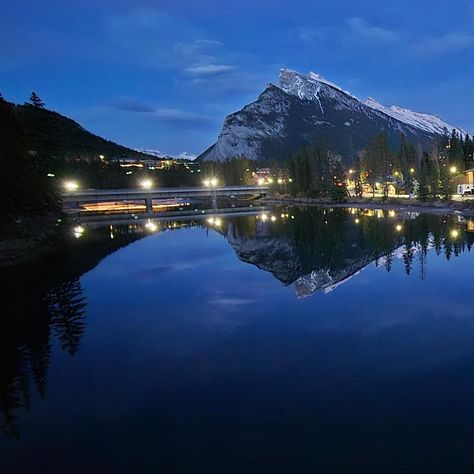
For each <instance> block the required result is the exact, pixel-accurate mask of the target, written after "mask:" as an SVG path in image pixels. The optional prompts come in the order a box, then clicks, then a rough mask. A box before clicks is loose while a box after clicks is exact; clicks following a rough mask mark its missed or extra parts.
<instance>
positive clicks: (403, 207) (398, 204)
mask: <svg viewBox="0 0 474 474" xmlns="http://www.w3.org/2000/svg"><path fill="white" fill-rule="evenodd" d="M264 202H265V203H266V204H269V205H287V206H306V207H333V208H336V207H337V208H351V207H352V208H359V209H386V210H398V211H407V212H419V213H425V214H441V215H446V214H462V215H463V216H466V217H474V201H473V202H469V203H467V202H456V201H447V202H443V201H434V202H421V201H416V200H412V199H410V200H408V199H396V200H394V199H387V200H377V199H373V198H351V199H348V200H347V201H344V202H334V201H332V200H331V199H328V198H305V197H290V196H285V197H281V198H271V197H268V198H265V199H264Z"/></svg>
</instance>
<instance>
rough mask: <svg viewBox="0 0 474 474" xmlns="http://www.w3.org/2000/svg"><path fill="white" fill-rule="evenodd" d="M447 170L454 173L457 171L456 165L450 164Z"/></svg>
mask: <svg viewBox="0 0 474 474" xmlns="http://www.w3.org/2000/svg"><path fill="white" fill-rule="evenodd" d="M449 172H450V173H451V174H456V173H457V172H458V168H457V166H451V168H449Z"/></svg>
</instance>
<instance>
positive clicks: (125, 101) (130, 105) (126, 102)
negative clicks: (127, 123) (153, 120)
mask: <svg viewBox="0 0 474 474" xmlns="http://www.w3.org/2000/svg"><path fill="white" fill-rule="evenodd" d="M109 105H110V107H112V108H114V109H118V110H125V111H129V112H143V113H152V112H154V111H155V109H154V108H153V107H152V106H151V105H149V104H146V103H144V102H142V101H140V100H137V99H134V98H132V97H119V98H117V99H114V100H113V101H111V102H110V104H109Z"/></svg>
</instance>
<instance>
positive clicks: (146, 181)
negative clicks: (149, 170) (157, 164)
mask: <svg viewBox="0 0 474 474" xmlns="http://www.w3.org/2000/svg"><path fill="white" fill-rule="evenodd" d="M140 186H141V187H142V188H143V189H151V188H152V187H153V181H152V180H151V179H144V180H142V181H141V182H140Z"/></svg>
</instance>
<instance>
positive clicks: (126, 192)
mask: <svg viewBox="0 0 474 474" xmlns="http://www.w3.org/2000/svg"><path fill="white" fill-rule="evenodd" d="M267 191H268V186H220V187H216V188H206V187H199V186H194V187H185V188H184V187H183V188H155V189H87V190H84V191H73V192H65V193H63V195H62V197H63V202H64V203H68V202H76V203H80V202H101V201H102V202H103V201H113V200H122V201H126V200H147V199H158V198H186V197H189V198H191V197H207V196H212V195H215V196H233V195H234V196H242V195H262V194H266V193H267Z"/></svg>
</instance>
